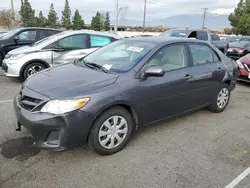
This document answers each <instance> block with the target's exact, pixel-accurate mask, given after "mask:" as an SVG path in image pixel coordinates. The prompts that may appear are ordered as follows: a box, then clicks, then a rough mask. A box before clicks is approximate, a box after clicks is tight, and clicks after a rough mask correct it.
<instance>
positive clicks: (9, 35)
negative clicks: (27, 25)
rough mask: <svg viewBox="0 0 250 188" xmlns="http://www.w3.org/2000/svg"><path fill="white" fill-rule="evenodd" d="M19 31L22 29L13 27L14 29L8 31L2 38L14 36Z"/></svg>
mask: <svg viewBox="0 0 250 188" xmlns="http://www.w3.org/2000/svg"><path fill="white" fill-rule="evenodd" d="M19 31H20V29H13V30H11V31H9V32H8V33H5V34H4V35H3V36H1V39H8V38H10V37H12V36H14V35H15V34H16V33H17V32H19Z"/></svg>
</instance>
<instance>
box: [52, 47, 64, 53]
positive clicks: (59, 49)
mask: <svg viewBox="0 0 250 188" xmlns="http://www.w3.org/2000/svg"><path fill="white" fill-rule="evenodd" d="M52 51H54V52H63V51H65V50H64V48H53V49H52Z"/></svg>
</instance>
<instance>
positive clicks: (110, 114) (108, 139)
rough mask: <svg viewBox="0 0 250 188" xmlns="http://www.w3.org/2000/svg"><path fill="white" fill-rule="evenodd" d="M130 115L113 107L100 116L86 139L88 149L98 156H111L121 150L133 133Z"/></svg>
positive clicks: (124, 110) (119, 108)
mask: <svg viewBox="0 0 250 188" xmlns="http://www.w3.org/2000/svg"><path fill="white" fill-rule="evenodd" d="M133 127H134V125H133V120H132V117H131V115H130V113H129V112H128V111H127V110H126V109H124V108H122V107H114V108H111V109H109V110H107V111H105V112H104V113H103V114H101V115H100V116H99V117H98V118H97V120H96V121H95V122H94V124H93V127H92V129H91V131H90V134H89V138H88V145H89V147H90V148H91V149H92V150H93V151H94V152H96V153H98V154H100V155H111V154H114V153H116V152H118V151H120V150H122V149H123V148H124V147H125V146H126V144H127V143H128V141H129V139H130V138H131V135H132V132H133Z"/></svg>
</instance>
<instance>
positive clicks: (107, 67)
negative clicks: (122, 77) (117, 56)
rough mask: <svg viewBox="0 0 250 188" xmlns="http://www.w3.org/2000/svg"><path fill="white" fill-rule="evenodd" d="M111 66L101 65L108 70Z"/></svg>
mask: <svg viewBox="0 0 250 188" xmlns="http://www.w3.org/2000/svg"><path fill="white" fill-rule="evenodd" d="M112 66H113V65H108V64H105V65H103V67H104V68H105V69H108V70H110V69H111V68H112Z"/></svg>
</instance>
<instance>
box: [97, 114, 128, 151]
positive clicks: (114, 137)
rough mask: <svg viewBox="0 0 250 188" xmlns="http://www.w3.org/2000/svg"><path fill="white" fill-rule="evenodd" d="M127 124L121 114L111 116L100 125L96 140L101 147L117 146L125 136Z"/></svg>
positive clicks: (110, 147)
mask: <svg viewBox="0 0 250 188" xmlns="http://www.w3.org/2000/svg"><path fill="white" fill-rule="evenodd" d="M127 133H128V124H127V121H126V120H125V118H123V117H121V116H112V117H110V118H109V119H107V120H106V121H105V122H104V123H103V124H102V126H101V128H100V130H99V133H98V140H99V143H100V145H101V146H102V147H104V148H106V149H113V148H115V147H117V146H119V145H120V144H121V143H123V141H124V140H125V138H126V135H127Z"/></svg>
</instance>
